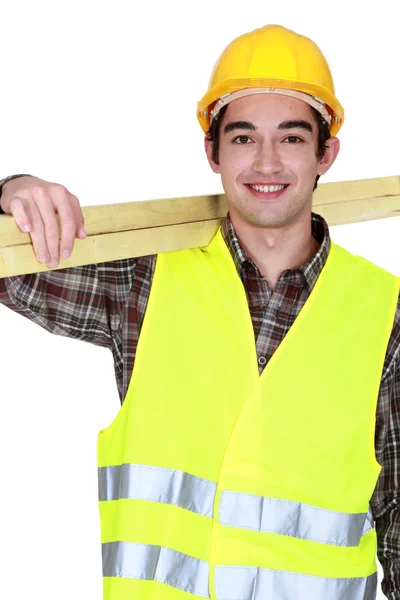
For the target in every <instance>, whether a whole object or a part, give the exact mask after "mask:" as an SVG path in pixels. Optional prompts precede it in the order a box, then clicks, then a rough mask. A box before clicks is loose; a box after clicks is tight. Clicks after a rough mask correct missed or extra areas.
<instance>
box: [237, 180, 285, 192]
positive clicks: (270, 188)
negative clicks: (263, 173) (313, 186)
mask: <svg viewBox="0 0 400 600" xmlns="http://www.w3.org/2000/svg"><path fill="white" fill-rule="evenodd" d="M245 185H246V187H249V188H251V189H252V190H254V191H256V192H262V193H264V194H272V193H276V192H280V191H282V190H284V189H286V188H287V187H289V184H282V185H253V184H251V183H246V184H245Z"/></svg>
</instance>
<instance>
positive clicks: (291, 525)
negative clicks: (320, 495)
mask: <svg viewBox="0 0 400 600" xmlns="http://www.w3.org/2000/svg"><path fill="white" fill-rule="evenodd" d="M219 519H220V522H221V524H222V525H228V526H230V527H240V528H242V529H252V530H254V531H263V532H271V533H279V534H282V535H289V536H292V537H296V538H301V539H305V540H311V541H313V542H320V543H321V544H330V545H332V546H358V545H359V543H360V539H361V537H362V536H363V535H364V534H365V533H367V532H368V531H370V530H371V528H372V525H373V519H372V513H371V511H369V512H368V513H356V514H348V513H342V512H335V511H333V510H327V509H325V508H318V507H316V506H311V505H310V504H303V503H301V502H292V501H289V500H278V499H276V498H266V497H263V496H255V495H251V494H242V493H238V492H230V491H224V492H223V493H222V497H221V503H220V507H219Z"/></svg>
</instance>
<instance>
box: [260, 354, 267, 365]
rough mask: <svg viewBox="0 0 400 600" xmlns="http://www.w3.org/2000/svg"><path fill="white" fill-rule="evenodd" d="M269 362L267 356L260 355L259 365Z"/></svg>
mask: <svg viewBox="0 0 400 600" xmlns="http://www.w3.org/2000/svg"><path fill="white" fill-rule="evenodd" d="M266 362H267V359H266V358H265V356H260V358H259V359H258V364H259V365H263V366H264V365H265V363H266Z"/></svg>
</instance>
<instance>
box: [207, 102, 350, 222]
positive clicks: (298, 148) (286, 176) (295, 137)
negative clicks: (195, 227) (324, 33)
mask: <svg viewBox="0 0 400 600" xmlns="http://www.w3.org/2000/svg"><path fill="white" fill-rule="evenodd" d="M327 144H328V145H329V150H327V152H326V154H325V157H324V158H323V159H322V160H321V161H319V160H318V158H317V147H318V126H317V124H316V122H315V120H314V117H313V114H312V112H311V109H310V107H309V105H308V104H306V103H305V102H303V101H302V100H298V99H297V98H290V97H288V96H278V95H275V94H260V95H254V96H246V97H244V98H239V99H237V100H234V101H232V102H231V103H230V104H229V105H228V107H227V110H226V112H225V114H224V116H223V119H222V122H221V124H220V146H219V161H220V164H219V165H216V164H215V163H214V162H213V161H212V157H211V153H212V148H211V142H209V141H208V140H207V141H206V152H207V156H208V159H209V162H210V165H211V167H212V169H213V171H214V172H215V173H220V174H221V179H222V185H223V187H224V190H225V193H226V195H227V198H228V202H229V212H230V216H231V218H232V220H233V222H234V224H235V222H236V223H237V222H238V220H240V221H245V222H247V223H248V224H250V225H253V226H256V227H263V228H264V227H265V228H277V227H282V226H284V225H287V224H290V223H293V222H294V221H295V220H298V219H301V218H304V217H305V216H307V217H309V216H310V213H311V205H312V193H313V187H314V183H315V178H316V176H317V175H322V174H323V173H325V172H326V171H327V170H328V169H329V167H330V166H331V164H332V163H333V162H334V160H335V158H336V156H337V153H338V152H339V140H338V139H337V138H331V139H330V140H328V142H327ZM282 185H284V186H285V187H284V188H283V189H279V190H278V191H272V192H271V191H266V188H265V187H264V186H282ZM256 186H257V188H258V189H255V187H256ZM260 186H262V188H261V190H260ZM268 190H269V188H268Z"/></svg>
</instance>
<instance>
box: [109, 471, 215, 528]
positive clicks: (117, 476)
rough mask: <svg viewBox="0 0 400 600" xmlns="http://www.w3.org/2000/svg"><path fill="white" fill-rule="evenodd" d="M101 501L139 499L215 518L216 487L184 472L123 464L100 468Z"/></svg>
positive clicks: (205, 480)
mask: <svg viewBox="0 0 400 600" xmlns="http://www.w3.org/2000/svg"><path fill="white" fill-rule="evenodd" d="M98 473H99V500H100V501H102V500H120V499H122V498H123V499H129V498H131V499H136V500H149V501H150V502H162V503H164V504H174V505H175V506H180V507H181V508H185V509H186V510H190V511H192V512H194V513H197V514H198V515H204V516H205V517H212V516H213V503H214V497H215V492H216V489H217V484H216V483H214V482H213V481H208V480H207V479H202V478H201V477H195V476H194V475H189V474H188V473H185V472H184V471H176V470H173V469H163V468H160V467H148V466H145V465H132V464H124V465H120V466H113V467H99V470H98Z"/></svg>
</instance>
